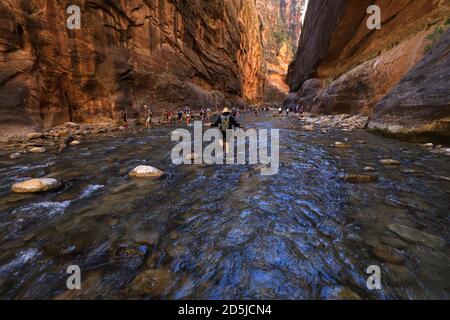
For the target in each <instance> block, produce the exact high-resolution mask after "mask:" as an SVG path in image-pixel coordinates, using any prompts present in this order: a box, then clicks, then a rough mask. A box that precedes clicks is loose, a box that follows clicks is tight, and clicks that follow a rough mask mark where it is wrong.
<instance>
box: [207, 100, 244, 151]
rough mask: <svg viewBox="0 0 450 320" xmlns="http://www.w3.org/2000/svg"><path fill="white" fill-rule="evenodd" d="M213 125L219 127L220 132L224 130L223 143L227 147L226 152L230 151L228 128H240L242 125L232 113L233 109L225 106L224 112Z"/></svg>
mask: <svg viewBox="0 0 450 320" xmlns="http://www.w3.org/2000/svg"><path fill="white" fill-rule="evenodd" d="M211 127H216V128H219V130H220V132H222V137H223V140H222V143H223V146H224V147H225V152H228V150H229V145H228V143H227V142H226V141H227V130H230V129H234V128H240V127H241V125H240V124H239V122H237V121H236V119H235V118H234V117H233V115H232V114H231V110H230V109H229V108H228V107H225V108H224V109H223V110H222V114H221V115H220V116H219V118H218V119H217V120H216V122H214V123H213V124H212V125H211Z"/></svg>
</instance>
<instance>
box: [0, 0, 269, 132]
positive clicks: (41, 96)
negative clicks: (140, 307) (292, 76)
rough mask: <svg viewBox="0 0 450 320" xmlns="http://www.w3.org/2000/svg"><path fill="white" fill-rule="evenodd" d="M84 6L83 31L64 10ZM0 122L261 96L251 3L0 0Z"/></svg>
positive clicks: (91, 116) (38, 122) (82, 117)
mask: <svg viewBox="0 0 450 320" xmlns="http://www.w3.org/2000/svg"><path fill="white" fill-rule="evenodd" d="M72 4H77V5H79V6H80V7H81V10H82V14H81V22H82V26H81V30H72V31H71V30H68V29H67V28H66V20H67V17H68V15H67V14H66V8H67V6H69V5H72ZM0 16H1V17H2V23H1V24H0V126H3V128H5V126H7V125H23V126H30V127H31V126H33V127H35V126H44V127H48V126H52V125H56V124H60V123H63V122H66V121H76V122H101V121H111V120H115V119H117V117H118V115H119V114H120V111H121V110H123V109H127V110H128V112H129V114H130V116H131V117H133V116H137V114H138V113H139V112H142V110H141V108H142V106H143V104H145V103H148V104H153V105H154V106H155V107H156V108H157V109H158V108H159V109H162V108H165V107H168V108H173V109H174V108H177V107H178V106H179V105H180V104H189V105H190V106H191V107H194V108H195V107H200V106H201V105H204V104H208V105H221V104H222V103H223V102H224V101H228V102H230V103H232V104H235V105H243V104H244V102H249V101H257V100H258V99H260V97H262V96H263V94H264V82H265V76H264V57H263V51H262V45H261V34H260V21H259V18H258V14H257V11H256V5H255V3H254V1H241V0H227V1H223V0H208V1H207V0H78V1H65V0H55V1H47V0H33V1H29V0H13V1H1V2H0Z"/></svg>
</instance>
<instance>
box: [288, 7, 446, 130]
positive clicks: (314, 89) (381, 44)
mask: <svg viewBox="0 0 450 320" xmlns="http://www.w3.org/2000/svg"><path fill="white" fill-rule="evenodd" d="M372 4H376V5H378V6H379V7H380V8H381V24H382V27H381V30H370V29H369V28H368V27H367V24H366V22H367V18H369V15H368V14H367V13H366V11H367V8H368V6H370V5H372ZM448 17H450V2H449V1H442V0H430V1H410V0H399V1H389V0H378V1H372V0H315V1H310V3H309V6H308V11H307V14H306V20H305V24H304V26H303V30H302V36H301V39H300V44H299V50H298V54H297V57H296V59H295V60H294V61H293V62H292V63H291V64H290V68H289V72H288V77H287V80H288V83H289V86H290V92H291V93H290V94H289V96H288V99H287V100H286V103H300V104H303V105H305V107H306V109H307V110H310V111H313V112H319V113H352V114H358V113H363V114H365V115H368V116H372V114H373V113H374V110H376V111H375V114H373V116H374V117H373V122H372V125H371V127H372V128H375V127H376V128H377V130H380V131H383V132H391V133H393V134H396V133H397V132H399V127H398V126H397V125H389V121H392V120H393V119H394V117H392V115H393V114H394V113H395V114H396V119H397V120H396V121H398V120H399V119H400V118H403V120H402V127H403V128H410V129H408V130H409V131H408V130H403V129H402V133H403V134H404V135H403V136H404V137H408V136H410V138H413V137H414V138H417V137H418V136H420V134H419V135H412V133H413V132H414V131H416V129H413V128H419V127H422V128H425V126H426V127H427V129H426V130H422V129H421V130H420V131H422V132H424V133H425V132H427V134H429V133H436V134H437V135H442V134H444V135H448V129H449V128H448V126H446V125H441V124H440V125H430V124H431V122H430V121H432V122H433V123H434V121H438V120H439V119H446V118H448V116H449V113H448V106H449V103H450V82H449V81H448V80H442V81H440V82H439V85H437V84H436V85H435V86H430V84H431V82H430V81H429V80H430V79H428V80H427V81H428V82H427V84H428V86H423V88H422V90H423V92H421V93H420V94H418V93H417V92H416V89H417V88H416V87H415V85H419V80H418V78H420V74H419V72H424V70H425V67H424V66H421V67H419V66H420V65H423V64H427V66H428V67H426V68H427V72H429V73H434V75H433V74H428V75H427V77H429V78H432V77H439V76H442V74H441V73H439V72H438V70H437V69H436V67H438V65H439V67H440V68H443V70H447V69H448V66H449V64H450V60H449V58H448V53H446V52H441V51H439V50H437V51H436V50H435V49H432V48H433V47H435V46H436V45H437V44H438V43H439V39H440V38H441V37H442V34H443V33H444V31H445V30H446V29H448V28H449V27H450V22H449V20H448ZM444 45H445V44H444ZM426 52H430V54H431V55H433V54H436V55H438V56H439V57H440V60H439V59H437V58H436V57H437V56H435V58H434V59H433V58H428V60H427V58H426V57H425V58H424V59H425V62H423V61H422V58H423V57H424V55H425V53H426ZM433 52H434V53H433ZM427 61H428V62H427ZM438 61H439V63H438ZM417 64H419V65H417ZM416 65H417V67H415V66H416ZM408 72H410V73H409V74H408ZM406 74H408V76H407V78H405V79H403V78H404V77H405V75H406ZM447 74H448V73H447ZM415 77H416V81H415V82H416V83H415V84H414V85H412V83H411V80H408V79H412V78H415ZM444 78H447V79H448V76H447V77H445V76H444ZM402 79H403V80H402ZM401 80H402V81H403V82H409V83H410V85H409V86H405V85H403V86H402V90H403V92H402V93H401V94H402V98H405V99H407V98H410V99H409V100H408V99H407V100H405V103H408V102H406V101H410V102H409V103H411V104H410V106H411V107H412V106H413V105H414V106H417V107H419V106H420V112H415V111H413V109H412V108H406V107H405V108H403V107H400V106H401V105H402V104H400V103H399V101H396V102H394V101H393V99H394V98H393V96H392V95H389V96H388V97H390V98H389V99H390V101H391V102H390V103H389V107H386V105H387V101H386V100H383V102H382V103H381V104H380V105H379V106H377V104H378V103H380V101H381V100H382V99H383V98H384V97H385V96H386V95H388V94H390V93H391V91H393V90H394V91H395V90H397V91H395V92H399V91H398V90H399V89H396V86H397V85H398V84H399V82H400V81H401ZM424 81H425V80H424ZM433 87H434V88H433ZM437 88H439V90H442V91H443V93H442V94H440V95H439V97H437V96H436V94H435V92H434V91H435V89H437ZM394 95H395V94H394ZM433 97H435V98H433ZM412 101H414V102H412ZM445 101H446V102H445ZM405 106H406V104H405ZM397 107H399V108H398V110H396V109H397ZM387 108H388V109H389V112H386V110H387ZM382 109H383V110H385V111H383V112H381V111H380V110H382ZM394 110H395V111H394ZM414 110H416V109H414ZM387 114H390V115H391V117H387ZM427 114H428V115H429V116H427ZM427 119H428V120H427ZM443 121H444V122H445V120H443ZM375 122H376V123H377V125H375ZM419 122H420V123H421V124H420V125H419V124H418V123H419ZM445 130H447V133H443V131H445ZM407 132H409V133H408V134H405V133H407Z"/></svg>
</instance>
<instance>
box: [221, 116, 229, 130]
mask: <svg viewBox="0 0 450 320" xmlns="http://www.w3.org/2000/svg"><path fill="white" fill-rule="evenodd" d="M230 117H231V116H220V131H222V132H225V131H227V130H228V129H230Z"/></svg>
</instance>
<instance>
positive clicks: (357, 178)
mask: <svg viewBox="0 0 450 320" xmlns="http://www.w3.org/2000/svg"><path fill="white" fill-rule="evenodd" d="M343 179H344V181H345V182H349V183H370V182H374V181H377V180H378V178H377V177H375V176H368V175H363V174H349V175H346V176H345V177H344V178H343Z"/></svg>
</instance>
